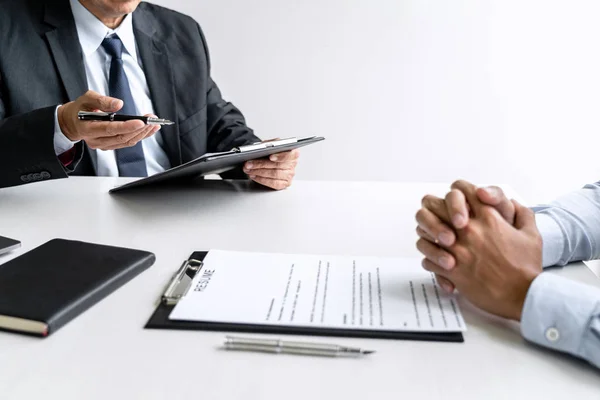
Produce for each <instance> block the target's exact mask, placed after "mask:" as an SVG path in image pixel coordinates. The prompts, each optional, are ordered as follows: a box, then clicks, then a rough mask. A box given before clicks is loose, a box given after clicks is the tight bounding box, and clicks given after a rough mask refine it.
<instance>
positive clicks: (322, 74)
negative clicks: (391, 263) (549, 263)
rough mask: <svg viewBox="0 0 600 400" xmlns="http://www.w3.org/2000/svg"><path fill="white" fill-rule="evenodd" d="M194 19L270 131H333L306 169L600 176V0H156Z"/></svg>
mask: <svg viewBox="0 0 600 400" xmlns="http://www.w3.org/2000/svg"><path fill="white" fill-rule="evenodd" d="M154 2H155V3H157V4H161V5H164V6H167V7H170V8H173V9H175V10H178V11H181V12H184V13H186V14H188V15H191V16H192V17H194V18H195V19H196V20H197V21H198V22H199V23H200V24H201V26H202V28H203V30H204V32H205V34H206V36H207V40H208V43H209V47H210V51H211V57H212V64H213V77H214V79H215V80H216V81H217V83H218V84H219V86H220V87H221V89H222V91H223V93H224V95H225V97H226V98H227V99H228V100H230V101H232V102H233V103H234V104H236V105H237V106H238V107H239V108H240V109H241V110H242V111H243V112H244V114H245V115H246V117H247V120H248V124H249V125H250V126H251V127H253V128H254V129H255V130H256V132H257V134H258V135H259V136H261V137H263V138H269V137H288V136H305V135H322V136H325V137H326V138H327V141H326V142H325V143H322V144H318V145H315V146H312V147H311V148H307V149H305V150H304V151H303V152H302V162H301V165H300V166H299V170H298V175H297V177H298V178H300V179H321V180H384V181H409V182H418V181H425V182H450V181H452V180H454V179H456V178H459V177H460V178H465V179H469V180H472V181H475V182H482V183H483V182H494V183H505V184H510V185H511V186H513V187H514V188H515V189H516V190H517V192H519V193H520V194H521V195H522V196H523V197H524V198H526V199H527V200H529V202H544V201H549V200H551V199H552V198H553V197H555V196H557V195H559V194H561V193H563V192H565V191H568V190H572V189H576V188H578V187H580V186H582V185H583V184H584V183H586V182H592V181H597V180H599V179H600V160H598V157H597V156H595V155H596V154H598V152H599V149H600V148H599V147H598V146H599V144H600V140H599V134H598V133H599V127H600V121H599V118H598V116H599V115H600V113H599V110H600V23H598V21H599V20H600V2H598V1H597V0H568V1H567V0H563V1H557V0H495V1H494V0H452V1H448V0H252V1H248V0H194V1H192V0H154Z"/></svg>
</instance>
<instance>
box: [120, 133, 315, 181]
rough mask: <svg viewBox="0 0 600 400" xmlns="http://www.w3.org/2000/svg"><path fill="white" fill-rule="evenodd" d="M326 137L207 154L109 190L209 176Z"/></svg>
mask: <svg viewBox="0 0 600 400" xmlns="http://www.w3.org/2000/svg"><path fill="white" fill-rule="evenodd" d="M322 140H325V138H323V137H317V136H313V137H308V138H302V139H296V138H289V139H280V140H272V141H265V142H257V143H253V144H249V145H246V146H239V147H235V148H234V149H232V150H231V151H226V152H223V153H210V154H205V155H203V156H201V157H198V158H196V159H195V160H192V161H189V162H187V163H185V164H182V165H178V166H176V167H173V168H171V169H168V170H166V171H163V172H160V173H158V174H155V175H152V176H149V177H147V178H142V179H138V180H136V181H133V182H130V183H126V184H124V185H121V186H117V187H115V188H113V189H111V190H109V193H118V192H121V191H125V190H129V189H133V188H139V187H143V186H148V185H155V184H160V183H168V182H174V181H181V180H184V179H196V178H199V177H201V176H205V175H211V174H220V173H223V172H226V171H229V170H231V169H234V168H235V167H237V166H239V165H242V164H244V163H245V162H246V161H250V160H256V159H258V158H263V157H268V156H270V155H271V154H275V153H281V152H283V151H289V150H294V149H297V148H300V147H304V146H308V145H309V144H313V143H317V142H320V141H322Z"/></svg>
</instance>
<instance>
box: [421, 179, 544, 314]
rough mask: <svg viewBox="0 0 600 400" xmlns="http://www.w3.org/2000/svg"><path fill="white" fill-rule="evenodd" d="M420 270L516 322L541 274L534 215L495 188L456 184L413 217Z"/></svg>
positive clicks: (426, 199)
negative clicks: (419, 255) (431, 274)
mask: <svg viewBox="0 0 600 400" xmlns="http://www.w3.org/2000/svg"><path fill="white" fill-rule="evenodd" d="M416 220H417V223H418V226H417V234H418V235H419V240H418V241H417V249H418V250H419V251H420V252H421V253H422V254H423V255H424V256H425V258H424V259H423V263H422V265H423V268H424V269H426V270H427V271H431V272H433V273H434V274H435V275H436V279H437V280H438V283H439V284H440V286H441V287H442V288H443V289H444V290H446V291H447V292H453V291H454V290H455V289H456V290H458V292H459V293H460V294H461V295H463V296H464V297H465V298H467V299H468V300H469V301H471V302H472V303H473V304H475V305H476V306H478V307H480V308H481V309H483V310H485V311H488V312H490V313H492V314H495V315H499V316H501V317H505V318H509V319H514V320H520V319H521V311H522V309H523V305H524V302H525V298H526V296H527V291H528V290H529V286H530V285H531V283H532V282H533V280H534V279H535V277H536V276H537V275H539V274H540V273H541V272H542V239H541V236H540V234H539V232H538V230H537V227H536V224H535V217H534V214H533V212H532V211H531V210H530V209H529V208H526V207H524V206H522V205H520V204H519V203H518V202H516V201H515V200H509V199H508V198H506V196H505V195H504V193H503V192H502V190H501V189H499V188H497V187H489V188H485V189H483V188H477V187H476V186H474V185H472V184H470V183H468V182H465V181H457V182H455V183H454V184H453V185H452V190H451V191H450V192H449V193H448V194H447V195H446V197H445V198H444V199H441V198H438V197H435V196H431V195H428V196H425V197H424V198H423V200H422V207H421V209H420V210H419V211H418V212H417V214H416Z"/></svg>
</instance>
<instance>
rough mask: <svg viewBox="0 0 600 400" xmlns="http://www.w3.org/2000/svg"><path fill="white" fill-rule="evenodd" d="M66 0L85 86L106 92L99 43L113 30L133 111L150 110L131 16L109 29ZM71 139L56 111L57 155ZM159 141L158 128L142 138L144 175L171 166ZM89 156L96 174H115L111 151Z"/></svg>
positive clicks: (106, 59)
mask: <svg viewBox="0 0 600 400" xmlns="http://www.w3.org/2000/svg"><path fill="white" fill-rule="evenodd" d="M70 1H71V9H72V11H73V17H74V18H75V25H76V27H77V34H78V36H79V43H80V44H81V49H82V51H83V59H84V64H85V74H86V76H87V83H88V88H89V89H90V90H93V91H95V92H98V93H100V94H102V95H105V96H108V94H109V92H108V79H109V71H110V63H111V57H110V56H109V55H108V54H107V53H106V51H105V50H104V48H103V47H102V46H101V44H102V41H103V40H104V38H106V37H107V36H109V35H111V34H113V33H116V34H117V35H119V38H120V39H121V41H122V42H123V56H122V58H123V68H124V69H125V73H126V74H127V80H128V81H129V88H130V90H131V94H132V95H133V100H134V102H135V109H136V112H137V114H138V115H144V114H154V109H153V106H152V100H151V99H150V90H149V88H148V83H147V82H146V76H145V74H144V70H143V68H142V63H141V60H140V58H139V56H138V51H137V46H136V42H135V36H134V33H133V20H132V16H131V15H127V16H126V17H125V19H124V20H123V22H122V23H121V25H120V26H119V27H118V28H117V29H114V30H113V29H110V28H108V27H107V26H106V25H104V24H103V23H102V22H101V21H100V20H99V19H97V18H96V17H95V16H94V15H93V14H92V13H91V12H89V11H88V10H87V9H86V8H85V7H84V6H83V5H81V3H79V1H78V0H70ZM57 110H58V108H57ZM75 143H76V142H72V141H71V140H69V139H68V138H67V137H66V136H65V135H64V134H63V133H62V131H61V130H60V126H59V124H58V118H57V113H56V115H55V129H54V150H55V152H56V155H60V154H62V153H64V152H65V151H67V150H69V149H71V148H72V147H73V146H74V145H75ZM163 144H164V142H163V139H162V136H161V134H160V131H158V132H157V133H156V134H155V135H153V136H151V137H149V138H146V139H144V140H143V141H142V147H143V149H144V156H145V158H146V169H147V171H148V175H153V174H156V173H158V172H162V171H164V170H166V169H169V168H170V167H171V165H170V163H169V158H168V157H167V154H166V153H165V151H164V150H163V147H162V146H163ZM92 157H96V161H97V174H98V176H119V170H118V168H117V161H116V159H115V152H114V151H112V150H106V151H103V150H95V151H92Z"/></svg>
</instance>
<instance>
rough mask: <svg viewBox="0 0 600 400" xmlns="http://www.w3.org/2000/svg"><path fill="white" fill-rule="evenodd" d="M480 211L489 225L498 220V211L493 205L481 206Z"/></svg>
mask: <svg viewBox="0 0 600 400" xmlns="http://www.w3.org/2000/svg"><path fill="white" fill-rule="evenodd" d="M480 213H481V217H482V218H483V220H484V221H485V223H486V224H488V225H491V224H495V222H496V220H497V219H498V212H497V211H496V209H495V208H493V207H490V206H484V207H481V211H480Z"/></svg>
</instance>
